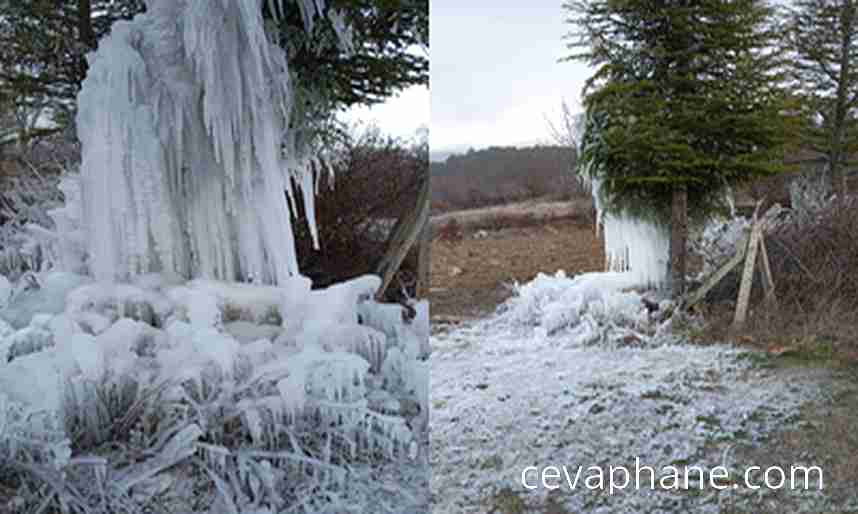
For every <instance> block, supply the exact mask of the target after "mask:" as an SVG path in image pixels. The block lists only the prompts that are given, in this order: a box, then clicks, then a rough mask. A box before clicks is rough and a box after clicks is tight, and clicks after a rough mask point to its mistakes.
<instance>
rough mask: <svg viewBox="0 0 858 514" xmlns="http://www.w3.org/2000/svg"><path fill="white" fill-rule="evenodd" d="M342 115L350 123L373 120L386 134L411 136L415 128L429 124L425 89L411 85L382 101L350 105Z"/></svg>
mask: <svg viewBox="0 0 858 514" xmlns="http://www.w3.org/2000/svg"><path fill="white" fill-rule="evenodd" d="M344 118H345V120H346V121H348V122H350V123H360V124H361V125H370V124H374V125H376V126H378V128H379V129H381V131H382V133H384V134H387V135H391V136H395V137H400V138H403V139H412V138H413V137H414V136H415V134H416V132H417V129H419V128H420V127H428V126H429V90H428V89H427V88H425V87H417V86H415V87H411V88H408V89H406V90H405V91H402V92H401V93H400V94H399V95H397V96H395V97H393V98H391V99H389V100H388V101H387V102H385V103H383V104H379V105H375V106H373V107H357V108H354V109H351V110H350V111H348V112H347V113H346V114H345V116H344Z"/></svg>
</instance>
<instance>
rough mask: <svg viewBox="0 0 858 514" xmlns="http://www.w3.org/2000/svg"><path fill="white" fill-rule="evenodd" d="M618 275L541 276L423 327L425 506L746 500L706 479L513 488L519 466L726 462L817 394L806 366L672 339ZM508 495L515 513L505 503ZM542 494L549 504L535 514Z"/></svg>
mask: <svg viewBox="0 0 858 514" xmlns="http://www.w3.org/2000/svg"><path fill="white" fill-rule="evenodd" d="M624 277H628V275H626V274H617V273H594V274H587V275H584V276H581V277H576V278H566V277H565V276H563V275H562V274H559V275H557V276H545V275H540V276H539V277H537V278H536V279H535V280H534V281H533V282H532V283H530V284H526V285H524V286H522V287H520V288H519V290H518V295H517V296H515V297H513V298H512V299H510V300H509V302H508V303H507V304H505V305H504V306H502V308H501V309H500V310H499V312H498V314H496V315H495V316H492V317H490V318H488V319H482V320H477V321H474V322H472V323H470V324H468V325H467V326H463V327H460V328H457V329H453V330H451V331H438V332H437V333H436V334H435V335H433V338H432V345H433V354H432V357H431V360H430V362H431V368H432V381H431V384H432V386H431V393H430V399H431V406H432V413H431V421H430V433H431V441H432V443H431V444H432V495H433V509H434V510H433V512H438V513H440V514H447V513H449V514H452V513H478V512H479V513H483V512H485V513H488V512H493V511H494V510H493V509H500V510H497V512H506V511H507V510H509V511H510V512H552V513H554V512H567V511H568V512H576V513H577V512H593V513H595V512H599V513H629V514H632V513H639V512H712V513H718V512H723V510H722V508H721V505H722V504H723V502H724V501H726V500H727V497H728V496H729V495H743V494H745V495H747V494H749V493H748V492H747V491H744V490H740V491H732V490H728V491H721V492H719V491H716V490H713V489H712V488H708V487H707V488H705V489H704V490H703V491H702V493H701V492H698V493H697V494H693V493H694V491H692V492H691V493H692V494H688V492H685V493H682V492H680V493H677V492H670V491H663V490H662V491H652V490H648V489H644V490H641V491H634V490H631V489H627V490H625V491H621V492H619V493H615V494H613V495H609V494H608V493H607V492H606V491H590V490H587V489H585V488H584V487H583V485H582V484H579V489H578V490H576V491H575V492H570V491H569V488H568V487H567V486H565V485H564V486H563V487H561V489H559V490H555V491H548V490H546V489H544V488H543V487H540V488H539V489H537V490H534V491H528V490H526V489H525V488H524V486H523V485H522V484H521V474H522V471H523V470H524V468H526V467H527V466H537V467H538V468H540V469H542V468H545V467H547V466H557V467H561V466H564V465H565V466H567V467H570V468H571V469H572V470H573V472H574V470H575V468H576V467H577V466H579V465H581V466H583V468H584V469H585V470H586V469H587V468H588V467H589V466H600V467H603V468H604V469H605V473H607V467H608V466H629V467H631V469H634V468H633V466H634V463H635V458H636V457H638V458H639V459H640V462H641V464H643V465H649V466H653V467H655V468H656V469H661V468H662V467H663V466H668V465H677V466H678V465H701V466H707V467H708V468H710V469H711V468H712V467H713V466H717V465H725V466H727V467H728V468H729V469H731V470H732V469H734V468H737V467H738V466H739V463H737V462H733V459H732V457H731V451H730V448H731V447H732V446H733V445H734V444H736V443H738V442H743V443H751V444H753V443H755V442H759V441H761V439H762V438H763V437H764V436H765V435H766V434H768V433H770V432H771V431H772V430H774V429H775V428H778V427H779V426H780V427H785V426H788V425H789V424H790V423H791V422H792V423H794V422H795V420H796V418H797V415H798V408H799V407H800V406H801V405H802V404H803V402H805V401H807V400H809V399H812V398H815V397H816V396H817V395H818V394H820V392H821V391H822V387H821V385H822V384H823V381H822V378H823V377H821V376H820V373H821V372H819V371H818V370H817V371H813V372H811V371H805V372H795V373H792V374H791V375H790V376H789V378H787V377H785V376H784V375H783V373H774V372H773V371H771V370H766V369H762V368H761V367H759V366H755V365H754V361H755V358H754V357H753V356H752V355H751V354H749V353H748V352H745V351H743V350H740V349H738V348H734V347H731V346H728V345H711V346H695V345H691V344H687V343H684V342H683V341H680V340H677V339H675V338H674V337H673V336H671V335H670V331H669V330H668V328H669V325H667V324H665V323H663V322H661V321H660V319H659V313H658V312H655V313H652V314H649V313H648V312H647V310H646V308H645V306H644V305H643V304H642V302H641V298H640V296H638V294H637V293H634V292H629V291H628V290H627V288H626V285H627V284H625V283H624V281H625V280H627V278H624ZM668 307H669V305H668V304H666V303H663V304H662V308H663V309H664V308H668ZM668 323H669V322H668ZM825 387H828V388H830V387H831V384H830V382H829V383H827V384H826V386H825ZM804 464H805V465H812V464H813V463H804ZM534 476H536V475H532V476H531V479H532V480H533V481H535V480H536V479H535V478H533V477H534ZM583 476H586V471H585V474H584V475H583ZM562 480H563V479H561V481H562ZM582 483H583V477H582ZM754 494H756V492H754ZM804 494H806V495H807V496H808V498H807V500H806V502H805V503H806V504H807V505H808V506H809V507H810V510H809V511H808V512H819V511H820V510H819V509H818V508H817V509H814V508H813V506H814V505H817V503H814V502H816V501H817V499H818V501H819V502H822V501H823V497H822V496H821V495H819V493H815V492H809V493H804ZM757 496H760V495H759V494H757ZM510 497H517V498H518V499H517V500H516V501H520V500H523V501H524V502H525V503H526V504H527V507H526V508H525V509H524V510H514V509H511V508H510V506H509V505H510V504H509V503H507V504H506V505H507V508H506V509H504V508H503V507H502V505H504V504H503V500H502V498H507V499H508V498H510ZM549 497H550V498H549ZM546 502H548V503H551V504H552V505H553V507H552V508H553V510H547V509H546V510H541V508H540V507H539V506H545V505H546ZM558 505H560V506H561V507H559V508H562V509H564V510H557V509H558V507H557V506H558ZM520 507H521V506H520V504H519V508H520Z"/></svg>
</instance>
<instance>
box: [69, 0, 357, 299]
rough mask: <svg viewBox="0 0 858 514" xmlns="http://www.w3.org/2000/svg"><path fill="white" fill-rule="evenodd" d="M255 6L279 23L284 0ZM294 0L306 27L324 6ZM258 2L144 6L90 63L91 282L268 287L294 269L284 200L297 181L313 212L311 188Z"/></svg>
mask: <svg viewBox="0 0 858 514" xmlns="http://www.w3.org/2000/svg"><path fill="white" fill-rule="evenodd" d="M264 1H267V2H268V8H269V10H270V11H271V13H272V15H273V16H282V13H283V12H284V5H283V0H264ZM295 1H297V3H298V4H299V7H300V9H301V12H302V15H303V18H304V20H305V23H306V25H307V27H306V28H307V30H312V23H313V20H314V18H315V17H316V16H317V15H323V13H324V3H323V2H322V1H320V0H295ZM262 4H263V0H250V1H248V0H205V1H203V0H149V1H148V2H147V12H146V13H145V14H142V15H139V16H137V17H136V18H134V19H133V20H132V21H130V22H118V23H116V24H115V25H114V27H113V29H112V31H111V34H110V35H109V36H108V37H106V38H105V39H104V40H103V41H102V42H101V43H100V45H99V49H98V51H97V52H95V53H93V54H91V55H90V56H89V64H90V69H89V74H88V76H87V78H86V80H85V81H84V83H83V86H82V89H81V92H80V95H79V98H78V103H79V114H78V119H77V126H78V133H79V135H80V139H81V142H82V146H83V161H82V184H81V185H82V187H81V195H82V203H83V221H84V223H83V225H84V229H85V233H86V246H87V250H88V253H89V267H90V272H91V273H92V274H93V275H95V277H96V278H98V279H99V280H107V281H111V280H124V279H127V278H129V277H130V276H133V275H136V274H141V273H146V272H151V271H169V272H175V273H178V274H180V275H182V276H185V277H189V278H190V277H203V278H217V279H225V280H243V279H248V278H250V277H254V278H256V279H257V280H262V281H264V282H266V283H274V284H277V283H280V282H282V281H283V280H284V279H286V278H287V277H289V276H291V275H295V274H297V273H298V264H297V258H296V255H295V244H294V239H293V234H292V220H291V215H290V210H289V206H288V204H287V200H286V197H287V195H288V196H290V197H291V196H292V195H293V194H294V193H293V191H292V190H291V188H292V187H293V186H292V181H291V180H290V178H294V179H296V180H295V181H294V183H296V184H298V187H299V188H301V189H302V192H303V195H302V196H303V199H304V201H305V202H306V204H305V205H306V207H307V212H308V213H312V212H313V211H314V207H313V184H314V182H315V180H314V177H313V171H312V168H311V167H310V166H309V165H308V162H309V159H310V157H309V156H307V155H296V149H295V145H294V144H291V143H290V133H289V131H290V125H289V123H290V116H291V113H292V108H293V94H292V83H291V80H290V74H289V63H288V62H287V58H286V54H285V53H284V51H283V50H282V49H281V48H280V47H279V46H278V45H277V44H274V43H272V42H271V41H269V38H268V35H267V34H266V33H265V30H264V23H263V17H262ZM343 37H347V34H346V33H345V31H344V32H343ZM284 149H286V150H284ZM287 152H289V153H287ZM308 218H309V220H310V222H309V223H310V230H311V233H312V234H314V236H315V234H316V227H315V220H314V219H313V216H312V215H311V216H308Z"/></svg>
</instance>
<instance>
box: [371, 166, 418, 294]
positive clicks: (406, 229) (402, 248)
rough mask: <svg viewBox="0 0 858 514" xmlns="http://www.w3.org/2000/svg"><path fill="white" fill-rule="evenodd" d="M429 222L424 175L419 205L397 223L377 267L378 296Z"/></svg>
mask: <svg viewBox="0 0 858 514" xmlns="http://www.w3.org/2000/svg"><path fill="white" fill-rule="evenodd" d="M428 223H429V177H428V175H427V176H426V177H424V179H423V181H422V184H421V185H420V193H419V195H418V197H417V205H415V206H414V209H412V210H411V211H410V212H409V213H408V214H407V215H405V216H404V217H403V218H402V219H400V220H399V221H398V222H397V223H396V227H395V229H394V231H393V234H392V235H391V237H390V239H389V240H388V245H387V250H386V251H385V254H384V257H382V259H381V261H380V262H379V265H378V267H377V268H376V274H378V276H380V277H381V287H379V288H378V291H377V292H376V298H378V299H381V298H382V297H383V296H384V293H385V292H386V291H387V288H388V287H389V286H390V282H391V281H392V280H393V276H394V275H395V274H396V272H397V271H399V267H400V266H402V261H404V260H405V257H406V256H407V255H408V251H409V250H411V247H412V246H414V243H415V242H416V241H417V238H418V237H419V236H420V233H421V232H422V231H423V227H425V226H426V225H427V224H428Z"/></svg>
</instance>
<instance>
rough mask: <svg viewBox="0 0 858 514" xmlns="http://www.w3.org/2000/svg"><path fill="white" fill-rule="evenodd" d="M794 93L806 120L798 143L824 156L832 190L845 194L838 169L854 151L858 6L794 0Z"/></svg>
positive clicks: (834, 0)
mask: <svg viewBox="0 0 858 514" xmlns="http://www.w3.org/2000/svg"><path fill="white" fill-rule="evenodd" d="M787 35H788V41H789V43H790V47H791V50H792V51H793V52H795V58H794V59H793V60H791V63H792V69H793V72H794V74H795V79H796V86H797V92H798V94H799V95H800V96H801V98H802V100H803V105H804V107H805V109H806V111H807V114H808V118H809V122H808V123H807V125H806V130H805V133H804V137H803V144H804V145H806V146H808V147H810V148H811V149H813V150H815V151H817V152H819V153H822V154H823V155H825V157H826V160H827V168H828V169H827V170H826V172H827V173H828V174H829V176H830V179H831V182H832V185H834V189H835V190H836V191H837V192H838V196H840V197H841V198H842V197H844V196H845V195H846V192H847V188H846V177H845V175H844V173H843V169H844V167H845V166H846V165H847V161H848V156H849V154H850V153H852V152H854V151H855V150H856V149H858V123H856V108H858V4H856V2H854V1H852V0H798V1H796V2H794V3H793V5H792V6H791V9H790V10H789V14H788V32H787Z"/></svg>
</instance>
